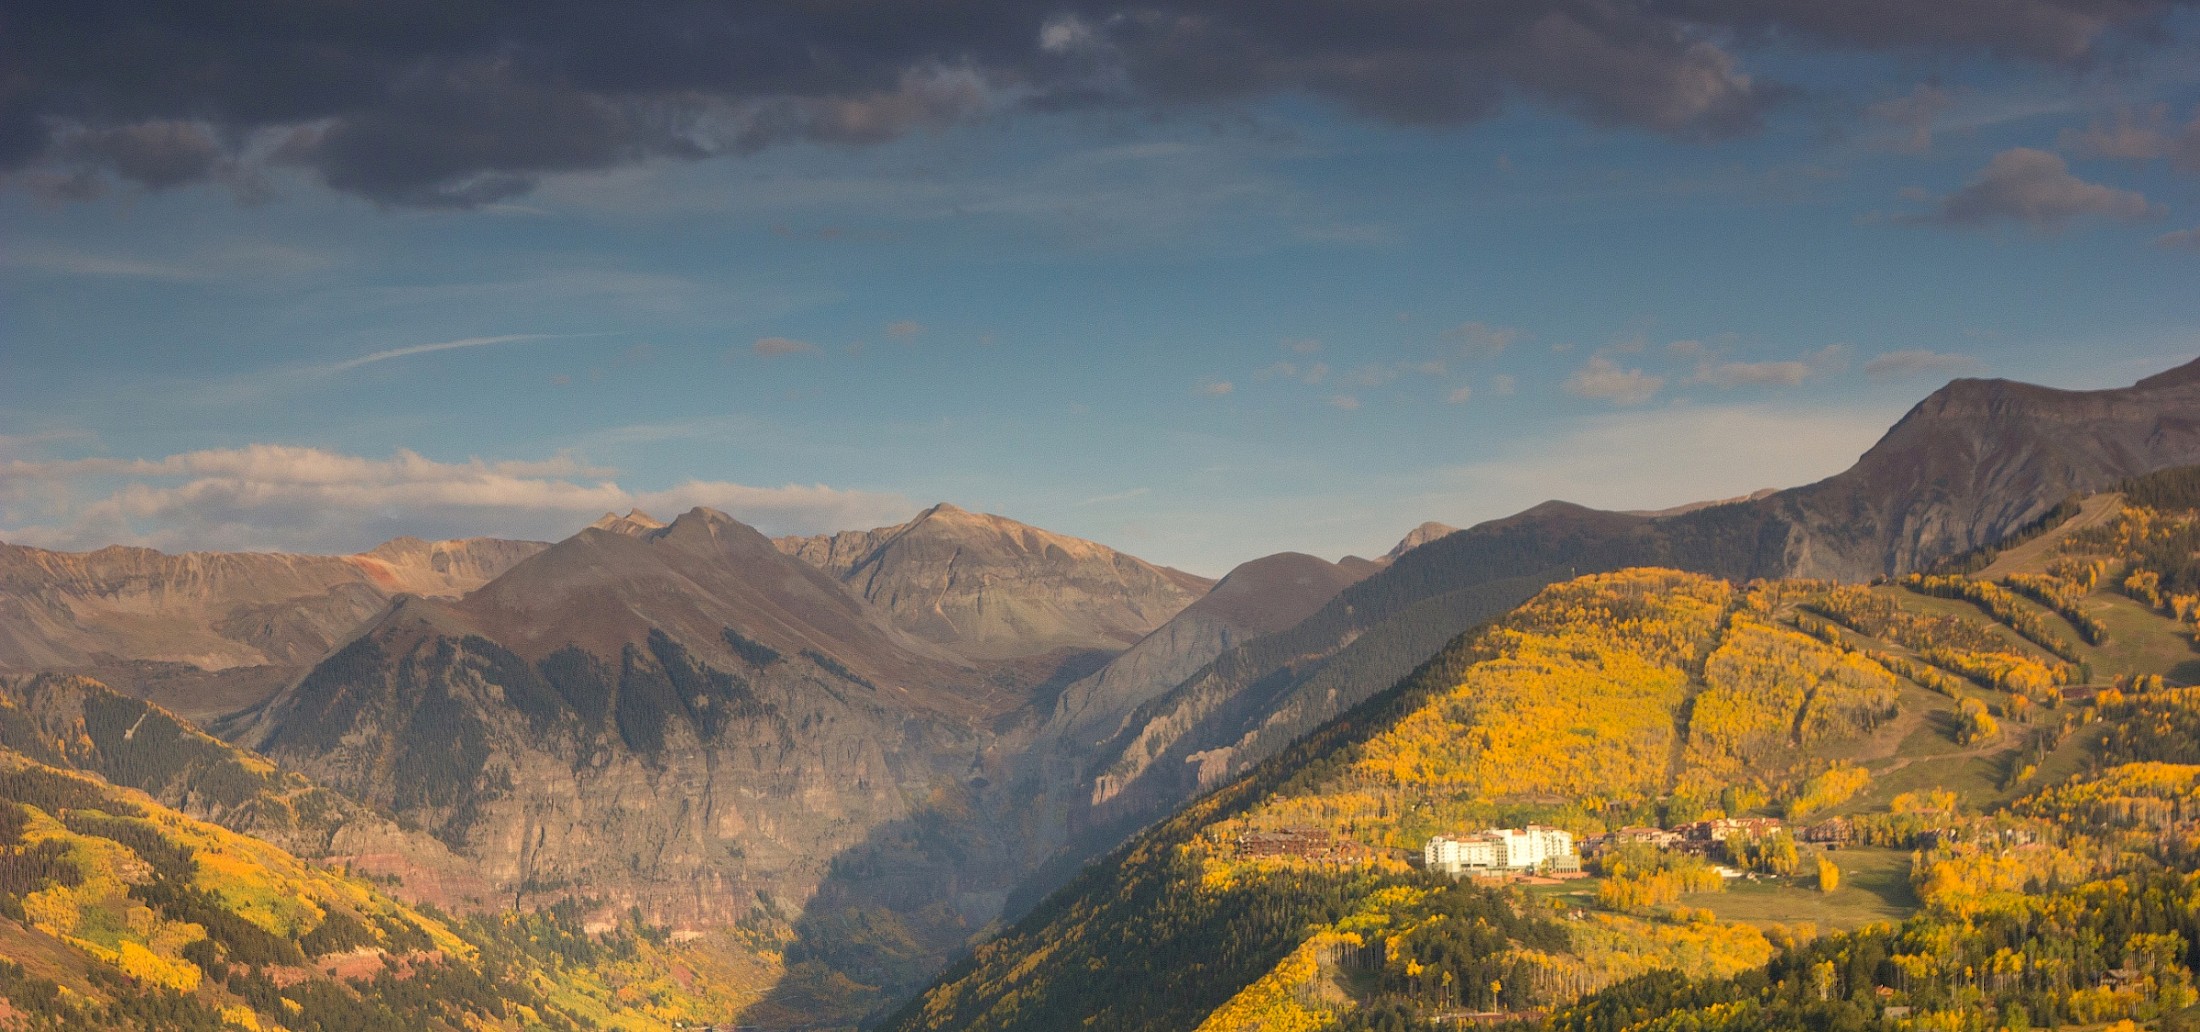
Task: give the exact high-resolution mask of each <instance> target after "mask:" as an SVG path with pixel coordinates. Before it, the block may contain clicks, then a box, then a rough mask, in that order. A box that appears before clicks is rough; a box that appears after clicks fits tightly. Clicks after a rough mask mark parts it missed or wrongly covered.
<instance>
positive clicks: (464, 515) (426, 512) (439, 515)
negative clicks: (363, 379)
mask: <svg viewBox="0 0 2200 1032" xmlns="http://www.w3.org/2000/svg"><path fill="white" fill-rule="evenodd" d="M616 473H617V471H616V470H613V469H609V468H605V467H601V466H597V465H593V464H590V463H588V462H586V461H584V460H582V459H581V458H579V457H577V456H575V455H572V454H558V455H553V456H551V457H549V458H546V459H517V460H503V461H488V460H482V459H468V460H465V461H462V462H445V461H438V460H435V459H431V458H428V457H426V456H423V455H421V454H419V453H417V452H413V451H408V450H401V451H398V452H396V453H395V454H393V455H391V456H389V457H387V458H370V457H365V456H358V455H347V454H343V453H340V452H333V451H328V450H325V449H321V448H308V447H298V446H292V445H278V444H254V445H250V446H247V447H243V448H223V449H208V450H203V451H194V452H185V453H180V454H176V455H169V456H162V457H159V458H150V459H118V458H105V457H94V458H77V459H59V460H50V459H14V460H10V461H6V462H0V528H5V529H0V539H5V540H7V541H11V542H14V543H18V544H30V545H38V546H42V547H49V548H68V549H80V548H94V547H99V546H102V545H109V544H139V545H149V546H153V547H158V548H169V549H176V548H200V549H254V548H270V549H281V550H285V551H309V552H349V551H356V550H359V549H363V548H367V547H370V546H372V545H374V544H375V543H377V542H379V541H381V540H385V539H387V538H390V537H394V536H397V535H399V534H413V535H418V536H422V537H464V536H475V535H493V536H506V537H533V538H546V539H556V538H562V537H565V536H567V535H569V534H571V533H573V531H575V530H576V529H578V528H579V527H580V526H582V525H584V524H585V523H587V522H588V521H589V520H590V519H593V518H594V517H595V516H597V515H600V514H601V513H604V512H607V511H613V510H616V511H621V512H623V511H625V510H627V509H630V508H639V509H643V510H647V511H651V512H657V513H661V514H666V515H671V514H676V513H679V512H682V511H685V510H687V509H690V508H694V507H696V506H706V507H709V508H714V509H719V510H723V511H725V512H727V513H728V514H730V515H732V516H734V517H735V518H736V519H740V520H742V521H744V522H747V523H750V524H753V525H755V526H757V527H758V528H759V529H762V530H764V531H766V532H767V533H791V532H797V531H819V530H835V529H844V528H847V527H855V526H878V525H882V524H884V523H890V522H893V521H894V520H897V519H902V518H906V516H907V515H908V513H909V512H910V511H911V510H912V509H913V508H914V506H912V505H911V504H910V503H909V501H908V500H907V499H906V498H904V497H902V496H901V495H899V494H893V493H886V492H875V491H854V490H844V489H840V488H834V487H830V486H827V485H824V484H786V485H782V486H778V487H760V486H755V485H750V484H741V483H736V482H733V481H723V480H702V479H694V480H688V481H684V482H682V483H679V484H676V485H673V486H670V487H666V488H661V489H653V490H632V489H628V488H626V487H623V486H621V485H620V484H619V483H617V481H616V480H615V479H613V477H614V476H615V475H616Z"/></svg>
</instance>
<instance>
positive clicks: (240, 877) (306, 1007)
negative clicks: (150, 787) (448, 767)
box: [0, 749, 764, 1032]
mask: <svg viewBox="0 0 2200 1032" xmlns="http://www.w3.org/2000/svg"><path fill="white" fill-rule="evenodd" d="M0 944H4V950H0V952H4V955H5V957H6V959H5V960H4V961H0V997H4V998H5V1004H4V1005H0V1020H5V1021H7V1022H8V1024H9V1027H12V1028H22V1029H32V1030H53V1032H81V1030H86V1029H114V1030H118V1032H120V1030H143V1032H199V1030H205V1032H212V1030H216V1029H228V1030H237V1029H245V1030H275V1029H290V1030H293V1032H339V1030H341V1032H423V1030H435V1032H457V1030H461V1029H464V1030H488V1029H499V1030H514V1032H516V1030H519V1029H549V1030H561V1032H562V1030H572V1029H589V1028H621V1029H635V1030H645V1029H666V1028H672V1027H676V1025H677V1023H681V1022H689V1023H693V1022H698V1021H704V1020H714V1019H716V1018H717V1017H718V1016H720V1015H724V1014H727V1013H731V1012H732V1011H733V1010H734V1009H735V1008H737V1007H738V1006H740V1005H742V1004H745V1003H747V1002H749V1001H751V1000H752V999H753V998H754V997H755V995H756V988H757V985H758V983H759V982H760V981H761V980H762V977H763V974H764V973H763V972H761V971H756V970H746V969H740V968H731V967H728V966H727V965H726V964H724V963H723V962H720V961H714V960H712V959H711V958H712V957H713V956H714V955H717V954H714V953H713V952H711V951H705V950H701V949H697V948H694V947H693V946H688V945H678V944H674V943H671V942H669V941H668V940H667V939H666V938H665V937H664V936H663V935H662V933H661V932H658V931H655V930H652V929H649V928H646V927H642V926H640V925H637V924H634V923H632V922H627V923H624V924H621V925H618V926H612V927H602V928H593V929H591V928H586V927H584V926H583V924H582V922H581V920H580V917H579V914H578V910H577V909H576V908H574V907H571V906H564V907H559V908H555V909H551V910H548V911H544V912H540V913H536V914H532V915H528V916H525V917H521V916H516V915H507V916H504V917H475V918H453V917H449V916H445V915H443V914H440V913H438V912H436V911H434V910H433V909H428V908H415V907H410V906H407V905H405V904H403V903H400V902H398V901H396V900H394V899H392V898H391V897H390V896H388V895H387V894H386V893H385V892H384V891H383V889H382V888H381V887H380V886H378V885H376V884H375V883H373V882H370V881H367V880H363V879H361V878H356V877H352V876H349V875H347V874H344V873H341V872H339V871H336V870H331V869H328V868H325V867H320V866H315V865H313V864H309V863H306V862H304V861H301V860H299V859H298V858H296V857H294V856H291V855H290V854H288V853H285V852H283V851H282V850H280V849H278V848H276V847H274V846H272V845H270V844H268V843H266V842H264V841H261V840H259V839H255V838H251V837H249V836H245V835H239V834H236V833H234V832H230V831H227V830H224V829H222V828H220V827H217V826H214V825H211V824H206V823H204V822H200V821H196V820H193V819H191V818H189V817H185V816H183V815H182V814H179V813H176V812H175V811H173V810H171V809H168V808H167V807H164V806H161V805H160V804H159V803H156V802H154V801H153V800H152V799H151V798H150V797H148V796H146V795H144V794H142V793H139V792H134V791H130V790H125V789H118V788H115V787H113V786H111V785H109V784H107V783H105V782H102V781H99V780H97V779H94V778H91V777H87V776H84V775H81V774H76V773H73V772H69V771H64V770H60V769H56V768H54V767H50V766H47V765H45V764H41V763H37V762H35V761H33V760H30V759H28V758H26V757H24V756H23V755H21V754H20V753H17V752H15V751H13V750H11V749H0ZM719 952H720V953H722V952H723V951H719Z"/></svg>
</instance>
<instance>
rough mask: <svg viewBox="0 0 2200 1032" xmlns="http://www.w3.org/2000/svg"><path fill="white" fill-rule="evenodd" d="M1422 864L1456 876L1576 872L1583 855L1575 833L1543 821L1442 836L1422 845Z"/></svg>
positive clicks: (1429, 868)
mask: <svg viewBox="0 0 2200 1032" xmlns="http://www.w3.org/2000/svg"><path fill="white" fill-rule="evenodd" d="M1421 866H1423V867H1425V868H1427V869H1428V870H1431V871H1442V872H1444V873H1446V874H1452V875H1460V874H1466V875H1475V876H1490V875H1507V874H1574V873H1578V872H1580V870H1581V854H1580V853H1579V852H1577V851H1576V850H1575V848H1574V836H1573V833H1572V832H1569V831H1566V830H1564V829H1561V828H1553V827H1549V826H1547V825H1542V824H1530V825H1528V826H1527V827H1525V828H1492V829H1490V830H1488V831H1481V832H1476V833H1474V834H1472V835H1461V836H1456V837H1455V836H1451V835H1438V836H1436V837H1435V838H1432V839H1429V840H1428V844H1427V845H1425V846H1423V847H1421Z"/></svg>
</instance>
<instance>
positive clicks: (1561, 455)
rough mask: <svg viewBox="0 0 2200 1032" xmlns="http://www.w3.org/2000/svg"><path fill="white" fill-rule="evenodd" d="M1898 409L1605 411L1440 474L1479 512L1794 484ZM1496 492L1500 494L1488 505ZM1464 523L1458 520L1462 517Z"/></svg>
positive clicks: (1448, 492)
mask: <svg viewBox="0 0 2200 1032" xmlns="http://www.w3.org/2000/svg"><path fill="white" fill-rule="evenodd" d="M1898 415H1900V412H1899V411H1896V410H1892V409H1890V410H1886V411H1876V410H1871V409H1862V408H1860V409H1845V408H1797V407H1794V406H1790V405H1690V406H1676V407H1661V408H1656V409H1638V410H1629V411H1621V412H1611V413H1606V414H1604V415H1600V416H1597V417H1594V418H1591V419H1588V420H1586V421H1584V422H1582V423H1581V424H1580V425H1579V426H1577V427H1576V428H1575V429H1573V430H1572V431H1570V432H1568V433H1564V434H1561V435H1559V436H1556V437H1553V438H1550V439H1547V440H1540V441H1530V442H1522V443H1520V444H1517V445H1515V446H1513V447H1511V448H1509V449H1507V450H1506V452H1505V453H1504V454H1502V455H1500V456H1498V457H1496V458H1493V459H1491V460H1488V461H1485V462H1478V463H1473V464H1468V465H1461V466H1454V467H1450V468H1448V469H1445V470H1443V471H1442V473H1441V474H1440V475H1439V476H1438V477H1436V479H1437V480H1438V481H1440V482H1441V483H1443V484H1444V485H1445V490H1444V491H1442V493H1441V497H1442V498H1446V499H1451V500H1452V502H1453V504H1450V505H1431V506H1429V508H1428V511H1430V512H1434V513H1439V514H1444V515H1447V516H1449V517H1450V518H1452V519H1459V518H1469V517H1471V518H1473V519H1484V518H1491V517H1496V516H1501V515H1505V514H1506V513H1507V512H1510V511H1517V510H1518V509H1521V508H1525V507H1526V506H1527V505H1530V504H1534V502H1536V501H1541V500H1543V499H1549V498H1559V499H1565V500H1567V501H1573V502H1579V503H1581V504H1584V505H1590V506H1595V507H1598V508H1607V509H1658V508H1665V507H1667V506H1673V505H1682V504H1686V503H1688V502H1696V501H1703V500H1705V499H1711V498H1729V497H1733V496H1736V495H1741V494H1746V493H1748V492H1750V491H1754V490H1756V489H1758V488H1765V487H1792V486H1795V485H1797V484H1804V483H1809V482H1811V481H1814V480H1818V479H1820V478H1823V477H1826V476H1829V475H1831V474H1833V473H1837V472H1839V471H1841V470H1843V469H1846V468H1848V467H1849V466H1850V465H1851V464H1853V463H1854V462H1855V461H1856V458H1857V456H1859V455H1861V454H1863V452H1864V451H1865V449H1867V448H1869V447H1871V445H1872V442H1874V441H1876V440H1878V439H1879V437H1880V435H1881V434H1883V433H1885V432H1886V428H1887V426H1888V425H1889V423H1891V422H1892V421H1893V419H1894V417H1896V416H1898ZM1492 499H1503V500H1504V501H1503V502H1502V503H1501V504H1500V508H1502V509H1503V510H1504V511H1497V510H1494V509H1491V508H1490V506H1491V500H1492ZM1462 525H1464V524H1462Z"/></svg>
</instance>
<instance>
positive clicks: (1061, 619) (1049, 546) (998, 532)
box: [776, 504, 1214, 660]
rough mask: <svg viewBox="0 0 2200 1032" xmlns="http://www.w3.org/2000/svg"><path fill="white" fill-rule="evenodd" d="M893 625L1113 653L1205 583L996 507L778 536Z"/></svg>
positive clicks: (990, 650) (933, 635)
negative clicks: (996, 512)
mask: <svg viewBox="0 0 2200 1032" xmlns="http://www.w3.org/2000/svg"><path fill="white" fill-rule="evenodd" d="M776 544H777V545H778V547H779V548H780V550H781V551H784V552H786V553H787V554H789V555H793V556H797V557H799V558H801V559H803V560H804V561H805V562H808V563H810V564H811V565H813V566H815V567H817V568H818V569H821V570H824V571H826V572H827V573H830V574H832V575H834V576H836V577H838V578H840V579H841V580H842V581H843V582H844V583H846V584H847V585H848V586H849V588H851V589H852V590H853V591H854V592H855V593H856V594H857V595H859V596H861V597H862V598H863V599H864V600H865V601H868V602H870V603H872V604H874V605H876V606H879V607H880V608H882V609H884V610H885V611H886V612H887V613H888V614H890V618H891V619H892V621H893V623H894V625H895V626H897V627H899V628H901V629H903V630H905V631H907V632H909V633H911V634H914V635H916V636H918V637H920V638H923V639H924V640H926V641H930V642H933V643H935V644H938V645H941V646H944V647H946V648H949V649H952V650H954V651H956V652H958V653H960V654H962V655H965V656H969V657H972V658H974V659H980V660H1004V659H1013V658H1017V657H1028V656H1037V655H1042V654H1046V653H1053V652H1060V651H1064V650H1106V651H1108V652H1116V651H1120V650H1122V649H1123V648H1126V647H1128V646H1129V645H1130V644H1132V643H1133V642H1136V641H1137V640H1138V639H1140V638H1142V637H1144V636H1145V635H1146V634H1148V633H1150V632H1151V631H1153V630H1154V628H1156V627H1159V626H1161V625H1162V624H1163V623H1164V622H1166V621H1167V620H1168V619H1169V618H1170V617H1172V616H1175V615H1176V614H1177V613H1178V612H1180V611H1182V610H1183V609H1184V607H1185V606H1188V605H1190V604H1191V603H1192V602H1193V600H1195V599H1197V598H1199V597H1200V596H1201V595H1204V594H1205V593H1206V592H1207V590H1208V589H1209V588H1211V587H1213V586H1214V582H1213V581H1210V580H1208V579H1206V578H1204V577H1197V576H1194V575H1192V574H1188V573H1185V572H1183V571H1181V570H1173V569H1169V568H1167V567H1161V566H1155V565H1153V564H1151V563H1148V562H1146V561H1144V560H1142V559H1137V558H1134V557H1132V556H1128V555H1124V554H1123V553H1121V552H1117V551H1115V550H1114V549H1111V548H1108V547H1106V546H1104V545H1098V544H1094V543H1093V542H1090V541H1085V540H1082V539H1079V538H1073V537H1067V536H1064V535H1061V534H1055V533H1051V532H1049V531H1044V530H1040V529H1039V528H1037V527H1032V526H1027V525H1025V524H1022V523H1018V522H1016V521H1014V520H1010V519H1006V518H1003V517H1000V516H989V515H985V514H982V513H974V512H968V511H966V510H963V509H958V508H956V507H955V506H952V505H944V504H943V505H936V506H933V507H932V508H930V509H927V510H925V511H924V512H923V513H920V514H919V515H918V516H917V518H916V519H914V520H911V521H909V522H908V523H905V524H902V525H900V526H895V527H882V528H879V529H877V530H869V531H849V532H845V533H840V534H831V535H821V536H818V537H806V538H781V539H779V540H778V541H777V542H776Z"/></svg>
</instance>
